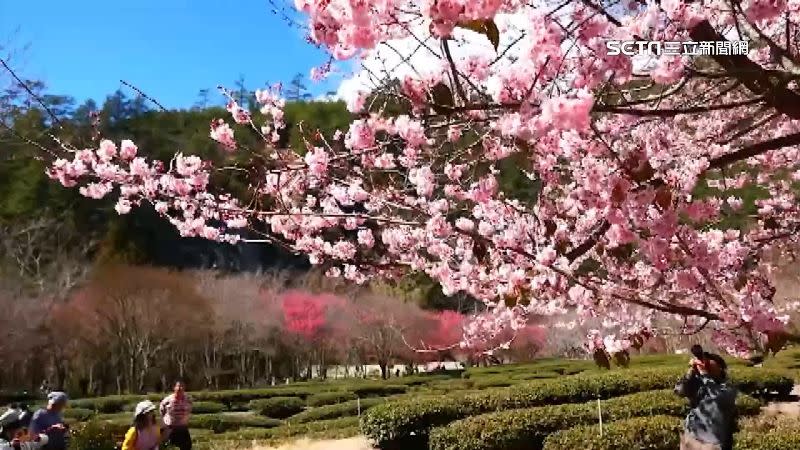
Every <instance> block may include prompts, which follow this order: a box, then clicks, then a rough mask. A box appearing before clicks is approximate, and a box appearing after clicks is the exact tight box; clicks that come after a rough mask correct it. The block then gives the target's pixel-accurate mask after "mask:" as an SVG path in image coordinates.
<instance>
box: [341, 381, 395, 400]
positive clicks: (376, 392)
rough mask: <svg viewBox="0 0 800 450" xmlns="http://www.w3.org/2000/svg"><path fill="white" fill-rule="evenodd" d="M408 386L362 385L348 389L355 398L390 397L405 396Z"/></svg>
mask: <svg viewBox="0 0 800 450" xmlns="http://www.w3.org/2000/svg"><path fill="white" fill-rule="evenodd" d="M407 390H408V386H406V385H402V384H380V383H375V384H363V385H360V386H352V387H351V388H350V389H348V391H349V392H352V393H353V394H355V395H356V397H361V398H364V397H388V396H390V395H397V394H405V392H406V391H407Z"/></svg>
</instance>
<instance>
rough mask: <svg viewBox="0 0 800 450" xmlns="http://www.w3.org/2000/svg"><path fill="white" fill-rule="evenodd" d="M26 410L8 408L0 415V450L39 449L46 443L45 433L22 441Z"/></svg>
mask: <svg viewBox="0 0 800 450" xmlns="http://www.w3.org/2000/svg"><path fill="white" fill-rule="evenodd" d="M25 421H26V411H25V410H23V409H19V408H9V409H8V410H7V411H6V412H4V413H3V414H2V415H0V450H39V449H41V448H42V447H43V446H45V445H47V441H48V438H47V435H46V434H38V435H34V436H33V439H32V440H30V441H27V442H23V440H22V439H21V437H22V435H23V434H24V429H25Z"/></svg>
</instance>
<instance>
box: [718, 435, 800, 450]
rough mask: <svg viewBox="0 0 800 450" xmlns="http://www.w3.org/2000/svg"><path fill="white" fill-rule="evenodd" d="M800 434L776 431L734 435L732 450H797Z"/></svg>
mask: <svg viewBox="0 0 800 450" xmlns="http://www.w3.org/2000/svg"><path fill="white" fill-rule="evenodd" d="M799 448H800V433H797V432H786V431H776V432H768V433H750V432H741V433H736V435H735V436H734V438H733V450H797V449H799Z"/></svg>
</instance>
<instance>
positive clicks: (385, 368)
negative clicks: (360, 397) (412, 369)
mask: <svg viewBox="0 0 800 450" xmlns="http://www.w3.org/2000/svg"><path fill="white" fill-rule="evenodd" d="M379 364H380V366H381V378H382V379H384V380H385V379H386V378H388V374H389V362H388V361H379Z"/></svg>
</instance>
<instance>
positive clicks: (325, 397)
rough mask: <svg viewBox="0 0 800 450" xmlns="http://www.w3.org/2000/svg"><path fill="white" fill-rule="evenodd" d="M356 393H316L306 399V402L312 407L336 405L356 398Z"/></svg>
mask: <svg viewBox="0 0 800 450" xmlns="http://www.w3.org/2000/svg"><path fill="white" fill-rule="evenodd" d="M356 398H357V396H356V394H354V393H352V392H323V393H321V394H314V395H312V396H310V397H308V398H307V399H306V404H307V405H308V406H311V407H315V406H325V405H335V404H336V403H343V402H346V401H349V400H355V399H356Z"/></svg>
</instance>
